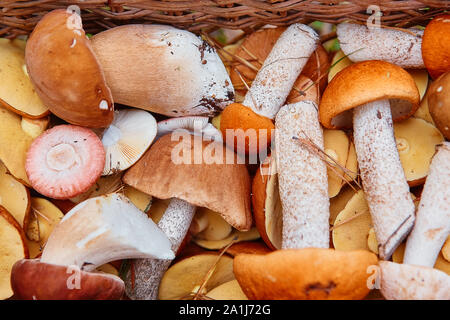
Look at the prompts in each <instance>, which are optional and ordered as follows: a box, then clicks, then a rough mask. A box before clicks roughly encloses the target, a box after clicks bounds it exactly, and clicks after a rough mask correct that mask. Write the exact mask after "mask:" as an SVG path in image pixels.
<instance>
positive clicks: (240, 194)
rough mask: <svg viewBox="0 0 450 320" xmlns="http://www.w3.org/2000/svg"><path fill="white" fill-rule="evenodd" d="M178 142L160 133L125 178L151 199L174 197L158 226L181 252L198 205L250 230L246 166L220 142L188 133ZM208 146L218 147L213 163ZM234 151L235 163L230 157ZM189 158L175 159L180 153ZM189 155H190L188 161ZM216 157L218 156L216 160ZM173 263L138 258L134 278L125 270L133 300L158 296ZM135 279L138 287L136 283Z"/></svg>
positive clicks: (173, 246) (213, 148)
mask: <svg viewBox="0 0 450 320" xmlns="http://www.w3.org/2000/svg"><path fill="white" fill-rule="evenodd" d="M181 138H182V140H181V141H177V140H176V139H173V136H172V135H170V134H168V135H165V136H163V137H161V138H160V139H159V140H158V141H156V142H155V144H153V146H152V147H151V148H150V149H149V150H148V151H147V152H146V153H145V154H144V156H143V157H142V158H141V159H140V160H139V161H138V162H137V163H136V164H135V165H134V166H133V167H132V168H131V169H129V170H128V171H127V173H126V174H125V175H124V177H123V181H124V182H125V183H126V184H128V185H130V186H132V187H134V188H136V189H138V190H140V191H142V192H144V193H146V194H149V195H151V196H153V197H156V198H159V199H171V201H170V204H169V206H168V208H167V210H166V212H165V213H164V215H163V216H162V218H161V220H160V221H159V223H158V226H159V227H160V228H161V229H162V230H163V231H164V232H165V233H166V234H167V236H168V237H169V238H170V239H171V242H172V249H173V251H175V252H176V251H177V250H178V248H179V246H180V245H181V242H182V240H183V239H184V238H185V235H186V233H187V232H188V230H189V227H190V225H191V222H192V219H193V217H194V213H195V210H196V207H197V206H199V207H205V208H208V209H210V210H213V211H215V212H218V213H220V214H221V215H222V217H223V218H224V219H225V220H226V221H227V222H228V223H229V224H230V225H232V226H233V227H235V228H236V229H238V230H249V229H250V227H251V224H252V219H251V209H250V177H249V175H248V171H247V168H246V166H245V165H244V164H237V163H236V162H237V159H238V158H237V157H236V156H235V154H234V153H233V152H232V151H230V150H229V149H226V148H225V147H224V146H223V145H222V144H221V143H218V142H215V141H213V142H206V141H204V140H202V138H200V137H196V136H191V135H190V134H188V133H184V134H183V135H181ZM207 150H214V153H215V157H216V158H215V160H216V161H214V162H207V161H208V160H207V157H206V152H207ZM226 150H228V153H230V152H231V153H232V156H233V157H232V159H231V160H233V162H231V163H230V162H229V161H227V159H228V160H230V159H229V158H226V153H227V151H226ZM181 155H182V157H183V158H184V159H185V160H186V161H185V162H181V161H180V162H178V160H177V159H176V158H174V157H176V156H181ZM186 157H187V159H186ZM217 157H218V158H217ZM169 265H170V262H167V261H158V260H155V259H146V260H137V261H135V262H134V272H133V278H134V279H136V281H131V274H130V272H129V273H128V274H127V281H126V285H127V294H128V296H129V297H130V298H132V299H156V298H157V296H158V287H159V283H160V281H161V278H162V276H163V274H164V272H165V271H166V269H167V268H168V267H169ZM133 283H134V285H133Z"/></svg>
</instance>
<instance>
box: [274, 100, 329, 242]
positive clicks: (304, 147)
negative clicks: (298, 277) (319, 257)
mask: <svg viewBox="0 0 450 320" xmlns="http://www.w3.org/2000/svg"><path fill="white" fill-rule="evenodd" d="M275 127H276V128H277V131H276V133H275V147H276V163H277V171H278V183H279V190H280V200H281V204H282V207H283V214H282V215H283V235H282V248H283V249H286V248H288V249H291V248H305V247H317V248H328V247H329V243H330V240H329V224H328V220H329V217H330V211H329V206H330V202H329V197H328V180H327V167H326V165H325V162H324V161H323V159H322V158H321V155H320V154H319V152H320V151H319V150H318V149H317V148H319V149H320V150H323V149H324V148H323V132H322V129H321V127H320V123H319V119H318V110H317V105H316V104H315V103H314V102H312V101H302V102H298V103H295V104H290V105H286V106H284V107H282V108H281V109H280V111H279V112H278V114H277V116H276V120H275Z"/></svg>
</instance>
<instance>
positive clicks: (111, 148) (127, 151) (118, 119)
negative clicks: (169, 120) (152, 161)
mask: <svg viewBox="0 0 450 320" xmlns="http://www.w3.org/2000/svg"><path fill="white" fill-rule="evenodd" d="M156 131H157V125H156V120H155V118H154V117H153V116H152V115H151V114H150V112H146V111H144V110H120V111H119V112H118V113H117V114H116V116H115V118H114V121H113V123H112V124H111V125H110V126H109V127H108V128H107V129H106V130H105V132H103V136H102V144H103V147H104V149H105V154H106V160H105V168H104V169H103V175H111V174H114V173H117V172H120V171H124V170H126V169H128V168H129V167H131V166H132V165H133V164H135V163H136V161H138V160H139V159H140V157H142V155H143V154H144V152H145V151H147V149H148V148H149V147H150V145H151V144H152V142H153V139H154V138H155V136H156Z"/></svg>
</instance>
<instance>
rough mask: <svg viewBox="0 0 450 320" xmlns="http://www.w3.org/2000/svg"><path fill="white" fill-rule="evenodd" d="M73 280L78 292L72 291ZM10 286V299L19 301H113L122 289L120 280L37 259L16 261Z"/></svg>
mask: <svg viewBox="0 0 450 320" xmlns="http://www.w3.org/2000/svg"><path fill="white" fill-rule="evenodd" d="M78 272H79V273H78ZM77 281H79V282H78V283H79V288H80V289H75V288H74V286H76V285H77ZM11 285H12V288H13V291H14V297H15V298H17V299H23V300H117V299H120V298H121V297H122V295H123V293H124V290H125V285H124V283H123V281H122V280H121V279H120V278H119V277H117V276H114V275H112V274H105V273H94V272H86V271H82V270H80V271H75V269H73V270H72V269H70V267H67V266H59V265H54V264H48V263H43V262H40V261H39V260H38V259H33V260H31V259H23V260H19V261H17V262H16V263H15V264H14V266H13V269H12V274H11ZM71 288H72V289H71Z"/></svg>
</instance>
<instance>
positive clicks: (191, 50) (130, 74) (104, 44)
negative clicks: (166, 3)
mask: <svg viewBox="0 0 450 320" xmlns="http://www.w3.org/2000/svg"><path fill="white" fill-rule="evenodd" d="M91 41H92V46H93V49H94V51H95V53H96V54H97V57H98V59H99V61H100V63H101V65H102V67H103V70H104V72H105V77H106V80H107V83H108V85H109V86H110V88H111V92H112V95H113V97H114V100H115V101H116V102H118V103H121V104H125V105H129V106H132V107H136V108H141V109H145V110H149V111H152V112H156V113H160V114H164V115H166V116H169V117H180V116H195V115H205V116H206V115H207V116H212V115H214V114H215V113H217V112H220V111H221V110H222V109H223V108H224V107H225V106H226V105H228V104H229V103H230V102H232V100H233V98H234V88H233V86H232V84H231V80H230V78H229V76H228V74H227V72H226V69H225V66H224V65H223V63H222V61H221V60H220V58H219V56H218V55H217V53H216V51H215V49H214V48H212V47H211V46H210V45H209V44H208V43H207V42H206V41H203V40H201V39H200V38H199V37H197V36H196V35H194V34H193V33H191V32H189V31H186V30H180V29H176V28H173V27H170V26H165V25H154V24H152V25H137V24H130V25H124V26H120V27H116V28H112V29H109V30H107V31H104V32H100V33H98V34H96V35H95V36H93V37H92V40H91ZM124 48H126V50H124Z"/></svg>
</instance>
